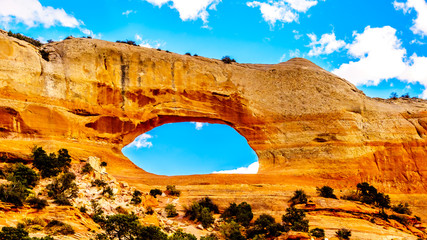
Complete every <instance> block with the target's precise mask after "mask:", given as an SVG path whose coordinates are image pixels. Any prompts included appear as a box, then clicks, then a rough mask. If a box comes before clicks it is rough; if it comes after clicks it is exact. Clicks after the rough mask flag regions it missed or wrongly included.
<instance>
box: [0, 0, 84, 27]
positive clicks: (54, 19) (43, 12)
mask: <svg viewBox="0 0 427 240" xmlns="http://www.w3.org/2000/svg"><path fill="white" fill-rule="evenodd" d="M13 22H14V23H23V24H25V25H27V26H28V27H35V26H38V25H39V24H42V25H43V26H44V27H46V28H48V27H52V26H56V25H59V26H63V27H72V28H74V27H78V26H80V25H81V24H82V22H81V21H79V20H77V19H76V18H75V17H73V16H71V15H69V14H67V13H66V12H65V11H64V9H58V8H53V7H50V6H48V7H45V6H42V5H41V3H40V2H39V1H38V0H1V7H0V24H2V25H4V26H7V25H9V24H10V23H13Z"/></svg>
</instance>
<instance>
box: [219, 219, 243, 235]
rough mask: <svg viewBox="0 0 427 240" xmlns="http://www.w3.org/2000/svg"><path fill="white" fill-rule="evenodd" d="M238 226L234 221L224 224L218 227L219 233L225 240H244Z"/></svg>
mask: <svg viewBox="0 0 427 240" xmlns="http://www.w3.org/2000/svg"><path fill="white" fill-rule="evenodd" d="M241 228H242V227H241V226H240V224H238V223H236V222H235V221H231V222H225V223H224V224H222V225H221V226H220V232H221V234H222V235H223V236H224V238H225V239H227V240H246V238H245V237H244V236H243V235H242V232H241Z"/></svg>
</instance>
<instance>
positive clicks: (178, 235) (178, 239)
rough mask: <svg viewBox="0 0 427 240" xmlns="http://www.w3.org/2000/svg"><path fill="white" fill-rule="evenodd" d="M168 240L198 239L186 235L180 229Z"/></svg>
mask: <svg viewBox="0 0 427 240" xmlns="http://www.w3.org/2000/svg"><path fill="white" fill-rule="evenodd" d="M168 240H197V238H196V236H194V235H193V234H190V233H185V232H183V231H182V230H181V229H178V230H177V231H176V232H174V233H173V234H172V236H170V237H169V238H168Z"/></svg>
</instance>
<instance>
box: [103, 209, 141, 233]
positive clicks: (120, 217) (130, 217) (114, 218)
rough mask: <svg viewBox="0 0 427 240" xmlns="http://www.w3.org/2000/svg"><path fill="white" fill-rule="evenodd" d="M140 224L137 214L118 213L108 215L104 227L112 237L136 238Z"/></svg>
mask: <svg viewBox="0 0 427 240" xmlns="http://www.w3.org/2000/svg"><path fill="white" fill-rule="evenodd" d="M139 226H140V225H139V221H138V217H137V216H136V215H134V214H116V215H111V216H107V218H106V220H105V223H104V224H103V225H102V228H103V229H104V230H105V232H106V234H107V236H109V237H110V238H111V239H116V238H117V239H134V238H133V237H134V236H135V234H136V230H137V228H138V227H139Z"/></svg>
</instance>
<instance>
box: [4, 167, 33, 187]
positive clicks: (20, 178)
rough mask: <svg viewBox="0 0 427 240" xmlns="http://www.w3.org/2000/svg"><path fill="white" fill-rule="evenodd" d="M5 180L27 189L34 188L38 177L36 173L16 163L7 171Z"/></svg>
mask: <svg viewBox="0 0 427 240" xmlns="http://www.w3.org/2000/svg"><path fill="white" fill-rule="evenodd" d="M8 172H9V174H8V175H7V179H8V180H9V181H11V182H20V183H22V185H24V186H25V187H27V188H33V187H35V186H36V184H37V181H38V180H39V176H38V175H37V173H36V172H35V171H34V170H33V169H31V168H29V167H27V166H25V165H24V164H22V163H17V164H15V165H13V167H12V168H11V169H10V170H9V171H8Z"/></svg>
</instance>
